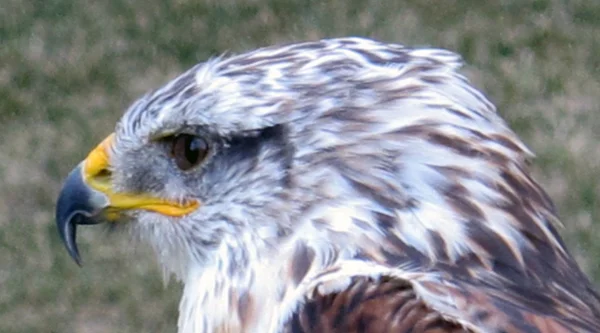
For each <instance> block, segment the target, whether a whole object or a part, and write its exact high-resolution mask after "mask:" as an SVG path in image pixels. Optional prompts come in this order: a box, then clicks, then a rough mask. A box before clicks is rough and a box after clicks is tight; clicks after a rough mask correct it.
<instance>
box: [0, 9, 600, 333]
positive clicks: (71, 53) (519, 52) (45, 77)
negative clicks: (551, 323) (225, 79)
mask: <svg viewBox="0 0 600 333" xmlns="http://www.w3.org/2000/svg"><path fill="white" fill-rule="evenodd" d="M347 35H362V36H370V37H375V38H378V39H382V40H386V41H391V42H398V43H404V44H408V45H420V46H428V45H431V46H438V47H444V48H448V49H451V50H454V51H456V52H458V53H460V54H462V55H463V56H464V58H465V60H466V62H467V63H468V65H467V66H466V67H465V69H464V73H465V74H466V75H467V76H468V77H469V78H470V79H471V80H472V81H473V82H474V84H475V85H476V86H477V87H479V88H480V89H482V90H483V91H484V92H485V93H486V94H487V95H488V96H489V97H490V98H491V99H492V101H494V103H495V104H496V105H497V106H498V107H499V110H500V113H501V114H502V115H503V116H504V117H505V118H506V119H508V121H509V122H510V123H511V125H512V127H513V128H514V129H515V130H516V131H517V132H518V133H519V134H520V135H521V136H522V137H523V139H524V140H525V142H526V143H527V144H528V145H529V146H530V147H532V149H533V150H534V151H535V152H536V153H537V156H538V158H537V160H536V161H535V169H534V171H535V176H536V178H537V179H538V180H539V181H540V182H541V183H542V184H543V185H544V187H545V188H546V189H547V191H548V192H549V194H550V195H551V197H552V198H553V199H554V200H555V202H556V203H557V206H558V208H559V212H560V215H561V216H562V219H563V221H564V223H565V225H566V228H565V229H564V230H562V234H563V235H564V236H565V237H566V238H567V240H568V242H569V245H570V248H571V249H572V251H573V252H574V254H575V256H576V258H577V260H578V261H579V262H580V263H581V265H582V266H583V267H584V268H585V269H586V271H587V272H589V273H590V274H591V275H592V277H593V279H594V280H595V281H596V282H597V283H598V282H600V266H599V263H600V258H599V255H600V227H599V226H598V223H597V221H598V220H599V217H600V213H599V208H600V199H599V198H600V186H599V184H600V182H599V181H598V176H599V175H600V151H599V150H598V144H597V143H598V139H599V138H600V116H599V114H598V112H599V102H600V100H599V99H600V82H599V77H600V1H597V0H588V1H584V0H571V1H562V0H536V1H522V0H502V1H500V0H497V1H480V0H473V1H458V0H454V1H453V0H437V1H436V0H412V1H399V0H387V1H383V0H330V1H325V0H322V1H301V0H245V1H234V0H229V1H226V0H225V1H219V0H212V1H211V0H195V1H190V0H177V1H170V2H169V1H163V0H110V1H71V0H49V1H42V0H37V1H36V0H2V1H1V2H0V181H1V183H0V188H1V191H0V196H1V198H0V332H61V333H62V332H125V333H126V332H174V331H175V327H176V318H177V304H178V299H179V293H180V291H181V290H180V286H179V285H178V284H177V283H173V282H171V283H170V284H169V285H168V286H167V287H166V288H165V287H164V286H163V282H162V274H161V272H160V270H159V269H158V267H157V265H156V264H155V262H154V261H153V255H152V253H151V251H149V249H148V248H147V247H145V246H143V245H138V246H134V245H132V244H131V242H130V241H129V237H128V235H126V234H123V233H119V232H107V231H106V230H105V229H102V228H101V227H95V228H81V232H80V235H79V240H80V247H81V248H80V250H81V252H82V254H83V257H84V258H83V259H84V261H85V266H84V267H83V269H80V268H78V267H77V266H76V265H75V264H74V263H73V262H72V261H71V259H70V258H69V257H68V255H67V253H66V251H65V250H64V249H63V246H62V244H61V243H60V241H59V238H58V236H57V233H56V229H55V226H54V220H53V214H54V213H53V204H54V201H55V198H56V195H57V192H58V190H59V187H60V184H61V181H62V179H63V178H64V177H65V176H66V174H67V173H68V171H69V170H70V169H71V168H72V167H73V166H74V165H75V164H76V163H77V162H78V161H79V160H81V159H82V158H83V157H84V156H85V154H86V153H87V152H88V151H89V150H90V149H91V148H92V147H93V146H95V144H96V143H98V142H99V141H100V140H101V139H102V138H104V136H106V135H107V134H108V133H110V132H111V131H112V128H113V126H114V124H115V122H116V121H117V119H118V118H119V116H120V115H121V113H122V112H123V110H124V109H125V108H126V107H127V106H128V105H129V104H130V103H132V102H133V101H134V100H135V98H136V97H138V96H139V95H140V94H142V93H144V92H145V91H147V90H149V89H151V88H155V87H158V86H159V85H161V84H163V83H165V82H167V81H168V80H169V79H171V78H173V77H174V76H175V75H177V74H178V73H179V72H181V71H183V70H184V69H187V68H189V67H190V66H192V65H193V64H195V63H197V62H200V61H203V60H205V59H207V58H208V57H210V56H214V55H218V54H221V53H223V52H225V51H230V52H234V53H235V52H241V51H244V50H249V49H252V48H255V47H258V46H265V45H270V44H274V43H285V42H290V41H299V40H306V39H318V38H323V37H334V36H347ZM102 230H104V231H102Z"/></svg>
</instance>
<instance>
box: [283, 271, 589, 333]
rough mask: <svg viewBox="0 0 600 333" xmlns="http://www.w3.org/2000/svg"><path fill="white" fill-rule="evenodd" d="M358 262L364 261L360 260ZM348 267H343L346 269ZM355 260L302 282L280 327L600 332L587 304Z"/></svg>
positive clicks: (372, 331) (432, 331) (414, 331)
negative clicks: (301, 289)
mask: <svg viewBox="0 0 600 333" xmlns="http://www.w3.org/2000/svg"><path fill="white" fill-rule="evenodd" d="M358 265H359V266H360V265H361V264H358ZM344 266H347V267H344ZM360 271H362V272H370V273H367V274H354V273H352V272H357V270H356V263H346V264H341V265H340V266H337V267H333V268H330V269H328V270H327V272H324V273H323V274H321V275H319V276H318V277H316V278H315V279H314V280H313V281H312V282H311V283H310V286H307V289H306V293H305V297H304V300H303V301H302V302H301V305H300V306H296V307H295V311H293V312H292V313H293V314H292V315H291V316H289V319H288V320H287V321H285V324H284V328H283V330H281V331H283V332H294V333H296V332H369V333H379V332H406V333H408V332H411V333H417V332H427V333H450V332H452V333H454V332H494V333H495V332H511V333H525V332H527V333H530V332H531V333H533V332H535V333H562V332H600V322H599V321H598V318H596V317H595V315H594V313H593V312H592V311H591V310H589V309H588V308H587V307H586V306H585V305H584V304H580V305H581V306H577V303H573V304H575V306H573V305H571V306H565V305H564V304H562V303H560V302H557V301H555V300H553V297H552V295H546V294H544V293H543V292H541V291H540V292H538V291H534V290H519V287H518V286H507V285H503V284H502V283H501V282H500V281H493V278H490V281H475V280H468V279H464V280H461V279H457V278H456V277H453V276H451V275H450V274H444V273H443V272H440V271H436V270H432V271H429V272H406V271H401V270H399V269H390V270H388V269H386V268H384V267H381V266H380V267H378V266H377V265H375V266H372V265H370V264H367V266H365V267H362V268H360Z"/></svg>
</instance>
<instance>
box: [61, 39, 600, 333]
mask: <svg viewBox="0 0 600 333" xmlns="http://www.w3.org/2000/svg"><path fill="white" fill-rule="evenodd" d="M460 66H461V59H460V58H459V56H457V55H456V54H454V53H452V52H450V51H446V50H441V49H433V48H410V47H405V46H401V45H395V44H387V43H382V42H378V41H374V40H370V39H364V38H339V39H328V40H321V41H314V42H304V43H297V44H291V45H285V46H275V47H267V48H262V49H258V50H255V51H252V52H248V53H244V54H240V55H235V56H228V57H220V58H215V59H212V60H209V61H207V62H205V63H201V64H199V65H197V66H195V67H193V68H191V69H190V70H189V71H187V72H185V73H183V74H182V75H181V76H179V77H177V78H175V79H174V80H172V81H171V82H169V83H168V84H166V85H165V86H164V87H162V88H160V89H158V90H155V91H153V92H150V93H148V94H147V95H145V96H144V97H142V98H141V99H139V100H138V101H137V102H135V103H134V104H133V105H132V106H131V107H130V108H129V110H128V111H127V112H126V113H125V114H124V116H123V117H122V119H121V120H120V121H119V122H118V124H117V125H116V129H115V131H114V133H113V134H111V135H109V136H108V138H107V139H105V140H104V141H103V142H102V143H101V144H100V145H98V146H97V147H96V148H95V149H93V150H92V151H91V153H90V154H89V156H88V157H87V158H86V159H85V160H84V161H83V162H82V163H81V164H79V166H77V167H76V168H75V169H74V170H73V171H72V172H71V174H70V175H69V176H68V178H67V180H66V182H65V185H64V187H63V189H62V192H61V194H60V196H59V199H58V203H57V210H56V218H57V225H58V230H59V232H60V235H61V237H62V239H63V241H64V242H65V244H66V247H67V249H68V251H69V252H70V254H71V255H72V256H73V257H74V258H75V259H76V260H77V261H78V260H79V254H78V251H77V247H76V243H75V236H76V227H77V225H80V224H93V223H98V222H108V223H112V224H113V225H127V226H129V227H130V229H131V231H132V232H133V233H134V234H135V235H139V236H141V238H142V239H145V240H146V241H148V242H149V244H151V246H152V247H153V249H154V250H155V252H156V255H157V258H158V261H159V262H160V264H161V265H162V266H163V267H164V269H165V270H166V272H169V273H172V274H174V275H175V276H176V277H177V278H178V279H180V280H181V281H182V282H183V284H184V290H183V296H182V298H181V303H180V306H179V312H180V314H179V320H178V331H179V332H180V333H199V332H204V333H206V332H271V333H279V332H404V333H407V332H412V333H416V332H429V333H434V332H436V333H442V332H478V333H482V332H486V333H498V332H515V333H516V332H528V333H534V332H538V333H550V332H552V333H559V332H600V297H599V296H598V294H597V293H596V291H594V288H593V286H592V284H591V282H590V281H589V279H588V278H587V277H586V276H585V275H584V273H582V270H581V269H580V268H579V267H578V265H577V264H576V262H575V261H574V259H573V257H572V256H571V255H570V254H569V251H568V250H567V249H566V248H565V244H564V243H563V240H562V239H561V237H560V236H559V234H558V232H557V226H559V225H560V221H559V219H558V217H557V214H556V211H555V208H554V206H553V203H552V202H551V200H550V198H549V197H548V195H547V194H546V193H545V192H544V190H543V189H542V188H541V187H540V186H539V185H538V183H536V181H534V180H533V179H532V177H531V172H530V166H529V163H530V160H531V158H532V153H531V152H530V150H528V148H527V147H526V146H525V145H524V144H523V143H522V142H521V141H520V139H519V138H518V137H517V136H516V135H515V133H513V132H512V131H511V130H510V129H509V127H508V126H507V124H506V123H505V122H504V121H503V120H502V118H501V117H500V116H499V115H498V114H497V113H496V110H495V107H494V106H493V105H492V104H491V103H490V102H489V101H488V100H487V99H486V97H484V95H483V94H482V93H480V92H479V91H477V90H476V89H475V88H473V87H472V86H471V85H470V83H469V82H468V81H467V79H465V77H464V76H462V75H461V74H459V73H458V69H459V67H460Z"/></svg>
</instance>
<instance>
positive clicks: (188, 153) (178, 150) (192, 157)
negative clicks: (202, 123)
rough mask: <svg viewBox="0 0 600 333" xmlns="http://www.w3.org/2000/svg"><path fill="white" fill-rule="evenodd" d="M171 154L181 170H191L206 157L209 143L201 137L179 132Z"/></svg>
mask: <svg viewBox="0 0 600 333" xmlns="http://www.w3.org/2000/svg"><path fill="white" fill-rule="evenodd" d="M171 154H172V155H173V158H174V159H175V163H176V164H177V166H178V167H179V169H181V170H189V169H191V168H193V167H195V166H196V165H198V164H199V163H200V162H202V161H203V160H204V158H206V155H208V143H207V142H206V141H205V140H204V139H202V138H201V137H198V136H195V135H190V134H179V135H177V136H175V137H174V138H173V141H172V143H171Z"/></svg>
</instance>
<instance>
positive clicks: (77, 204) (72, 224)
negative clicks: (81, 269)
mask: <svg viewBox="0 0 600 333" xmlns="http://www.w3.org/2000/svg"><path fill="white" fill-rule="evenodd" d="M113 141H114V134H111V135H109V136H108V137H107V138H106V139H105V140H104V141H102V143H100V144H99V145H98V146H97V147H96V148H95V149H94V150H92V151H91V152H90V154H89V155H88V157H87V158H86V159H85V160H84V161H83V162H81V163H80V164H79V165H78V166H77V167H75V169H73V171H71V172H70V173H69V175H68V176H67V179H66V180H65V183H64V185H63V188H62V190H61V192H60V194H59V196H58V201H57V203H56V225H57V227H58V233H59V235H60V238H61V239H62V241H63V243H64V244H65V247H66V248H67V251H68V252H69V254H70V255H71V257H72V258H73V259H74V260H75V262H76V263H77V264H78V265H80V264H81V258H80V256H79V250H78V249H77V243H76V237H77V225H79V224H97V223H100V222H102V221H116V220H118V219H119V216H120V215H121V212H122V211H125V210H132V209H144V210H150V211H155V212H157V213H161V214H163V215H167V216H173V217H179V216H184V215H187V214H189V213H191V212H192V211H194V210H196V208H198V207H199V205H200V204H199V202H198V201H196V200H189V201H186V202H183V203H182V202H176V201H173V200H168V199H163V198H159V197H156V196H152V195H148V194H143V193H123V192H115V191H114V190H113V185H112V177H111V175H112V173H111V171H110V165H109V153H110V151H111V149H112V145H113Z"/></svg>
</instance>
